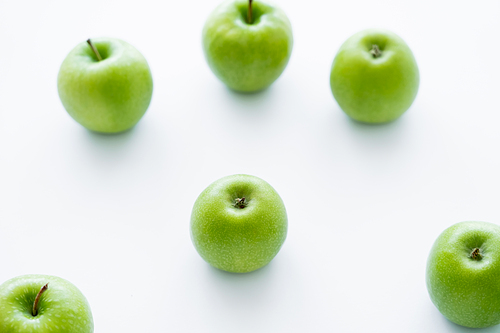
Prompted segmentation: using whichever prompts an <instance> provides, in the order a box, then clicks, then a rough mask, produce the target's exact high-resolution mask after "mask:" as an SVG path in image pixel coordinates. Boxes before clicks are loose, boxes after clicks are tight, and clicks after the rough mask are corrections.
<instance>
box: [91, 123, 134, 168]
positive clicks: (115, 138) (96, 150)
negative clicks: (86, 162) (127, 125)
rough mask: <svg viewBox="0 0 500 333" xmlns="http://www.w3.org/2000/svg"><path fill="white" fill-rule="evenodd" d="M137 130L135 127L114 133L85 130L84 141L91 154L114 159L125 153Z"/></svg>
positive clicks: (105, 158)
mask: <svg viewBox="0 0 500 333" xmlns="http://www.w3.org/2000/svg"><path fill="white" fill-rule="evenodd" d="M137 132H138V130H137V129H136V127H132V128H131V129H129V130H127V131H124V132H120V133H115V134H106V133H99V132H93V131H89V130H85V132H84V136H85V138H84V139H85V140H84V141H85V143H86V145H88V146H89V148H90V150H91V151H92V154H93V155H97V156H99V158H102V159H104V160H114V159H116V158H119V157H121V156H124V155H126V153H127V152H128V151H129V150H130V149H129V148H130V144H131V143H132V142H133V141H134V140H133V139H134V137H135V136H136V134H137Z"/></svg>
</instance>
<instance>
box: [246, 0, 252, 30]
mask: <svg viewBox="0 0 500 333" xmlns="http://www.w3.org/2000/svg"><path fill="white" fill-rule="evenodd" d="M247 21H248V24H252V0H248V15H247Z"/></svg>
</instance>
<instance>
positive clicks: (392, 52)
mask: <svg viewBox="0 0 500 333" xmlns="http://www.w3.org/2000/svg"><path fill="white" fill-rule="evenodd" d="M373 45H378V46H379V48H380V50H381V56H380V57H378V58H375V57H374V56H373V55H372V54H371V53H370V51H371V49H372V46H373ZM419 82H420V76H419V71H418V66H417V62H416V61H415V57H414V56H413V53H412V52H411V50H410V48H409V47H408V45H406V43H405V42H404V40H402V39H401V38H400V37H399V36H397V35H396V34H394V33H392V32H390V31H386V30H377V29H369V30H364V31H361V32H358V33H357V34H355V35H353V36H352V37H350V38H349V39H348V40H347V41H345V42H344V44H342V46H341V47H340V49H339V51H338V53H337V55H336V56H335V59H334V60H333V64H332V68H331V73H330V87H331V89H332V93H333V96H334V97H335V100H336V101H337V103H338V104H339V106H340V108H341V109H342V110H343V111H344V112H345V113H346V114H347V115H348V116H349V117H351V118H352V119H354V120H356V121H359V122H364V123H386V122H390V121H393V120H395V119H397V118H399V117H400V116H401V115H402V114H403V113H404V112H405V111H406V110H408V108H409V107H410V106H411V104H412V103H413V101H414V100H415V97H416V96H417V92H418V86H419Z"/></svg>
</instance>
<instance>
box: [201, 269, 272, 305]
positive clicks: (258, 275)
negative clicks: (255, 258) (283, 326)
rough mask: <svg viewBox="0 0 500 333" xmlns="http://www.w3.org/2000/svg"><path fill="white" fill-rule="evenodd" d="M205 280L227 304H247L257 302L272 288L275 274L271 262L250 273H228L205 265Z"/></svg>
mask: <svg viewBox="0 0 500 333" xmlns="http://www.w3.org/2000/svg"><path fill="white" fill-rule="evenodd" d="M207 266H208V267H207V270H208V272H207V280H208V282H209V284H210V285H211V286H212V289H213V291H215V292H216V294H217V295H218V297H219V298H222V299H223V301H224V302H227V304H232V302H235V301H245V302H248V304H251V303H253V302H254V301H255V302H258V299H260V298H262V297H263V296H264V298H266V297H265V295H266V294H267V291H268V290H269V288H272V285H273V281H274V280H275V276H276V274H275V273H276V272H274V269H273V263H272V262H271V263H270V264H268V265H267V266H264V267H262V268H261V269H258V270H256V271H253V272H250V273H228V272H225V271H222V270H219V269H217V268H213V267H211V266H209V265H207Z"/></svg>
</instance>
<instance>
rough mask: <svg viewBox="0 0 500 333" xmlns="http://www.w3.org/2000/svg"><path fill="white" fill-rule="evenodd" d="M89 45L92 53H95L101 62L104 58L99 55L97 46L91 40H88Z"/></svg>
mask: <svg viewBox="0 0 500 333" xmlns="http://www.w3.org/2000/svg"><path fill="white" fill-rule="evenodd" d="M87 43H88V44H89V46H90V48H91V49H92V51H93V52H94V54H95V56H96V57H97V61H101V60H102V57H101V55H100V54H99V51H98V50H97V48H96V47H95V45H94V44H93V43H92V41H91V40H90V38H89V39H87Z"/></svg>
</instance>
